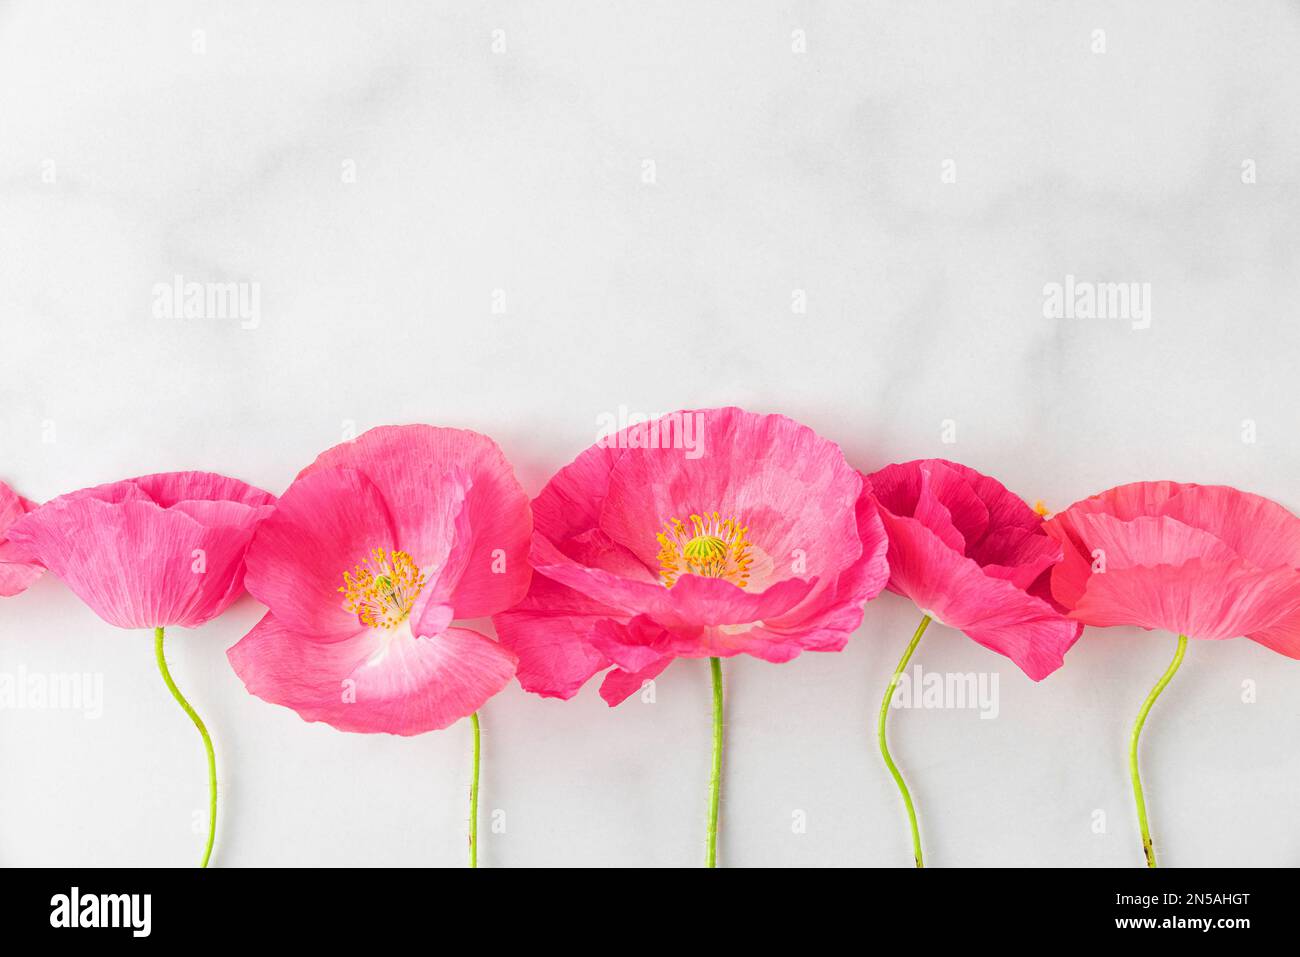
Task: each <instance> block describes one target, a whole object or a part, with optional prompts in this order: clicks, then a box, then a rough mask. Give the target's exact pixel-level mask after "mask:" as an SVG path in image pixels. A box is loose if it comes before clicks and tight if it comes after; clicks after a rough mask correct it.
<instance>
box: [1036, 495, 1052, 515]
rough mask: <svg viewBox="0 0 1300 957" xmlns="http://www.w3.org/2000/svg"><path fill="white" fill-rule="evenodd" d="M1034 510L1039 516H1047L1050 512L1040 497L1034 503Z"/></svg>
mask: <svg viewBox="0 0 1300 957" xmlns="http://www.w3.org/2000/svg"><path fill="white" fill-rule="evenodd" d="M1034 511H1035V512H1037V513H1038V514H1039V516H1040V517H1042V518H1047V517H1048V516H1049V515H1051V514H1052V512H1051V510H1050V509H1048V507H1047V506H1046V505H1044V504H1043V500H1042V499H1041V498H1040V499H1039V500H1038V501H1037V502H1035V503H1034Z"/></svg>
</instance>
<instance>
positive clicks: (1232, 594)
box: [1071, 523, 1300, 639]
mask: <svg viewBox="0 0 1300 957" xmlns="http://www.w3.org/2000/svg"><path fill="white" fill-rule="evenodd" d="M1130 524H1132V523H1130ZM1298 608H1300V574H1296V572H1295V571H1294V570H1293V569H1289V568H1275V569H1272V570H1270V571H1261V570H1259V569H1257V568H1253V567H1251V566H1250V565H1248V564H1247V563H1246V562H1243V561H1241V560H1240V559H1237V560H1229V561H1215V560H1213V559H1201V558H1193V559H1191V560H1189V561H1186V562H1184V563H1182V564H1181V565H1154V566H1148V565H1137V566H1133V567H1130V568H1121V569H1118V570H1116V569H1111V568H1108V569H1107V571H1106V572H1105V573H1104V574H1101V573H1099V574H1095V575H1093V576H1092V577H1091V578H1090V579H1088V587H1087V588H1086V589H1085V590H1084V593H1083V597H1082V598H1081V599H1080V600H1079V603H1078V604H1077V605H1075V607H1074V610H1073V611H1072V612H1071V617H1073V618H1076V619H1078V620H1079V621H1082V622H1085V623H1087V624H1089V625H1098V626H1103V627H1104V626H1109V625H1136V626H1138V627H1140V628H1147V629H1152V628H1160V629H1162V630H1165V631H1171V632H1174V633H1175V634H1180V635H1187V636H1188V637H1191V638H1210V639H1216V638H1234V637H1237V636H1239V635H1246V634H1250V633H1252V632H1261V633H1267V629H1268V628H1269V626H1270V625H1273V624H1274V623H1276V622H1278V621H1279V620H1280V619H1282V618H1283V617H1285V616H1287V615H1290V614H1292V613H1294V612H1295V611H1296V610H1297V609H1298Z"/></svg>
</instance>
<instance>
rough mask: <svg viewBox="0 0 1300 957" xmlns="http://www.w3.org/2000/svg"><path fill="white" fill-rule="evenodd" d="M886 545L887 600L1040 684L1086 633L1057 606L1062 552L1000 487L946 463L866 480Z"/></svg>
mask: <svg viewBox="0 0 1300 957" xmlns="http://www.w3.org/2000/svg"><path fill="white" fill-rule="evenodd" d="M867 480H868V481H869V482H870V483H871V487H872V489H873V491H874V493H875V496H876V502H877V503H878V504H879V506H880V517H881V519H882V520H883V521H884V523H885V531H886V532H887V533H888V535H889V590H890V591H892V592H895V593H897V594H899V595H904V596H906V597H908V598H910V599H912V601H914V602H916V604H917V605H918V606H919V607H920V608H921V609H922V610H923V611H924V612H925V613H926V614H927V615H928V616H929V617H930V618H932V619H934V620H936V621H938V622H939V623H941V624H945V625H948V626H949V627H952V628H956V629H957V630H958V631H962V632H964V633H965V634H966V635H968V636H969V637H970V638H972V639H973V640H974V641H975V642H976V643H977V644H981V645H983V646H984V647H985V648H988V649H990V650H992V651H996V652H997V653H998V654H1000V655H1005V656H1006V657H1008V658H1010V659H1011V660H1012V661H1014V662H1015V663H1016V665H1017V666H1019V668H1020V669H1021V670H1022V671H1023V672H1024V673H1025V674H1026V675H1028V676H1029V677H1030V678H1032V679H1033V680H1035V681H1041V680H1042V679H1043V678H1046V677H1047V676H1048V675H1049V674H1051V673H1052V672H1053V671H1055V670H1056V669H1057V668H1059V667H1061V665H1063V664H1064V663H1065V653H1066V651H1068V650H1069V649H1070V646H1072V645H1073V644H1074V643H1075V642H1076V641H1077V640H1078V639H1079V634H1080V632H1081V631H1082V630H1083V628H1082V626H1081V625H1079V624H1078V623H1076V622H1073V621H1069V620H1068V619H1066V618H1065V616H1064V615H1063V614H1062V612H1063V609H1061V608H1060V607H1059V606H1057V605H1055V604H1054V603H1053V601H1052V596H1051V585H1050V582H1051V570H1052V567H1053V566H1054V565H1055V564H1056V563H1057V562H1059V561H1060V560H1061V546H1060V545H1059V544H1058V543H1057V542H1056V541H1055V540H1053V539H1052V538H1050V537H1049V536H1048V535H1047V533H1046V532H1045V531H1044V529H1043V518H1042V516H1041V515H1040V514H1038V513H1037V512H1035V511H1034V510H1033V509H1032V508H1030V507H1029V506H1028V505H1027V504H1025V502H1024V500H1023V499H1021V498H1020V497H1019V496H1017V495H1015V494H1014V493H1012V492H1010V491H1008V490H1007V489H1006V487H1004V486H1003V485H1002V483H1001V482H999V481H998V480H997V479H994V478H990V477H989V476H987V475H981V474H980V473H979V472H977V471H975V470H974V469H972V468H967V467H966V466H965V465H959V464H958V463H956V462H949V461H947V460H945V459H923V460H919V461H915V462H906V463H903V464H901V465H888V466H886V467H885V468H883V469H881V470H880V471H878V472H873V473H871V475H869V476H868V477H867Z"/></svg>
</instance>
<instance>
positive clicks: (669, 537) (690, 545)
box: [656, 512, 753, 588]
mask: <svg viewBox="0 0 1300 957" xmlns="http://www.w3.org/2000/svg"><path fill="white" fill-rule="evenodd" d="M690 518H691V524H690V526H689V527H687V525H686V523H685V522H683V521H682V520H681V519H677V518H674V519H672V520H671V521H668V522H665V523H664V530H663V531H662V532H660V533H659V534H658V535H657V536H656V537H657V538H658V539H659V574H660V576H661V577H662V578H663V582H664V585H666V586H667V587H668V588H672V587H673V585H674V584H676V583H677V579H678V578H679V577H680V576H682V575H700V576H702V577H704V578H721V579H724V580H726V581H729V582H731V583H732V584H733V585H739V586H740V587H741V588H744V587H745V586H746V585H747V584H749V566H750V563H751V562H752V561H753V559H752V558H751V557H750V554H749V549H750V547H751V543H750V542H749V540H748V539H746V538H745V534H746V533H747V532H748V531H749V528H748V527H747V526H744V525H741V524H740V522H739V521H738V520H737V519H734V518H722V517H721V516H720V515H719V514H718V513H717V512H705V513H704V514H703V515H692V516H691V517H690Z"/></svg>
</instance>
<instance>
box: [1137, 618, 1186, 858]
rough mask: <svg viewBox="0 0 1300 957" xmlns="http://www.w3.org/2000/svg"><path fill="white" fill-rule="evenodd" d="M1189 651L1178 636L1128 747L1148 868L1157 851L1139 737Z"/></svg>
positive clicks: (1145, 703)
mask: <svg viewBox="0 0 1300 957" xmlns="http://www.w3.org/2000/svg"><path fill="white" fill-rule="evenodd" d="M1186 651H1187V636H1186V635H1179V636H1178V650H1177V651H1175V652H1174V660H1173V661H1171V662H1169V667H1168V668H1166V669H1165V673H1164V674H1162V675H1161V676H1160V680H1159V681H1157V682H1156V686H1155V687H1154V688H1152V689H1151V693H1150V694H1149V695H1147V700H1146V701H1144V702H1142V710H1141V711H1139V712H1138V716H1137V721H1135V722H1133V737H1132V738H1130V739H1129V746H1128V770H1129V776H1130V777H1131V778H1132V779H1133V800H1134V801H1136V802H1137V812H1138V826H1139V827H1140V828H1141V829H1142V853H1143V854H1145V855H1146V858H1147V867H1155V866H1156V849H1155V845H1153V844H1152V843H1151V828H1150V827H1149V825H1148V824H1147V802H1146V800H1145V799H1144V798H1143V797H1142V778H1141V776H1140V775H1139V774H1138V736H1139V735H1141V734H1142V725H1144V724H1145V723H1146V720H1147V714H1149V713H1150V711H1151V706H1152V705H1153V704H1155V703H1156V698H1158V697H1160V692H1162V691H1164V690H1165V685H1167V684H1169V679H1170V678H1172V677H1173V676H1174V672H1176V671H1177V670H1178V666H1179V665H1181V664H1182V663H1183V654H1184V653H1185V652H1186Z"/></svg>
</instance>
